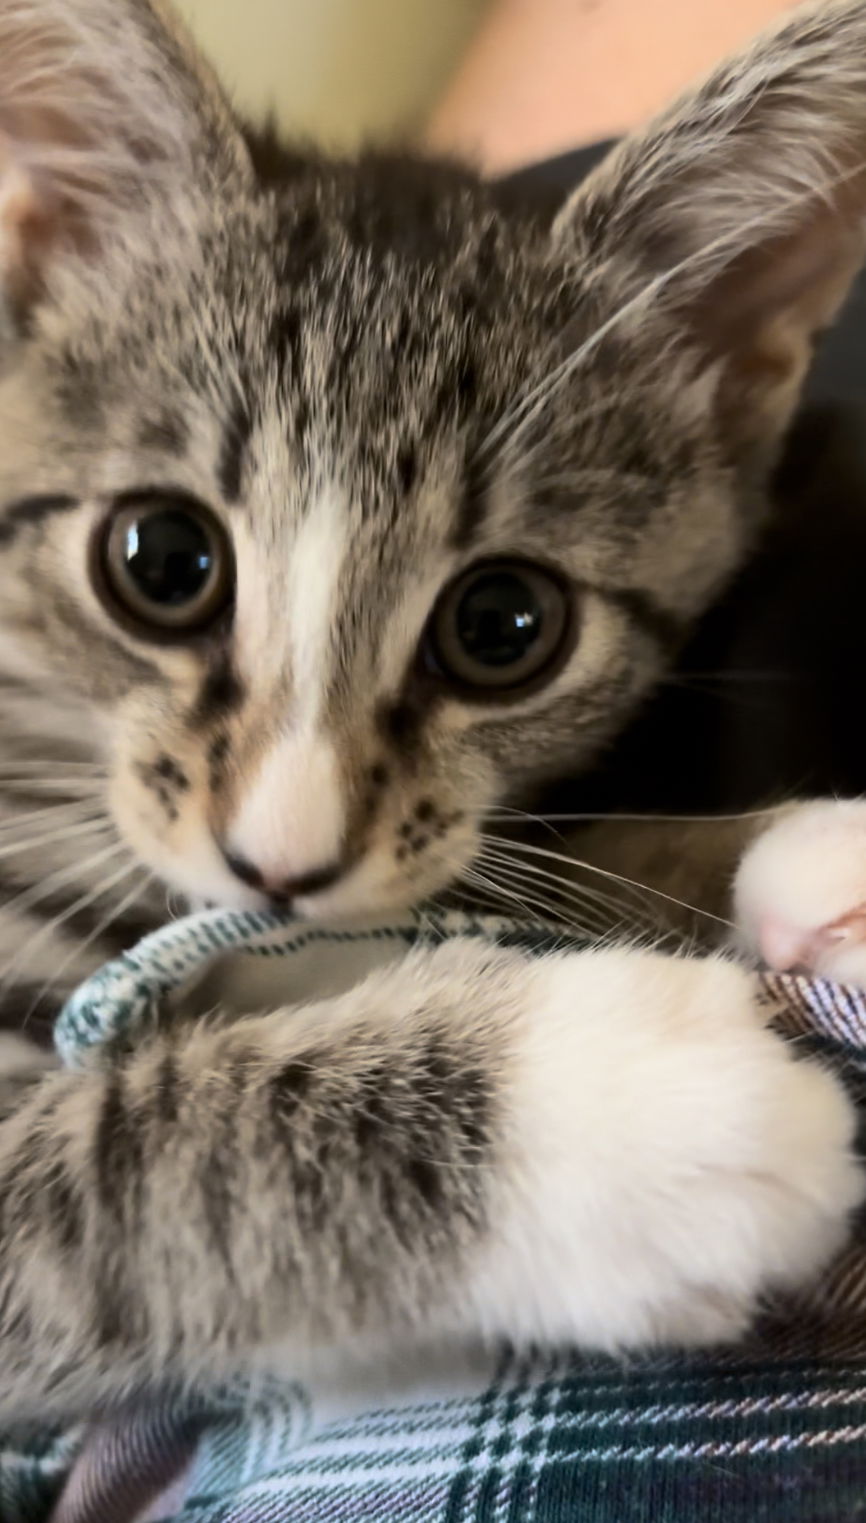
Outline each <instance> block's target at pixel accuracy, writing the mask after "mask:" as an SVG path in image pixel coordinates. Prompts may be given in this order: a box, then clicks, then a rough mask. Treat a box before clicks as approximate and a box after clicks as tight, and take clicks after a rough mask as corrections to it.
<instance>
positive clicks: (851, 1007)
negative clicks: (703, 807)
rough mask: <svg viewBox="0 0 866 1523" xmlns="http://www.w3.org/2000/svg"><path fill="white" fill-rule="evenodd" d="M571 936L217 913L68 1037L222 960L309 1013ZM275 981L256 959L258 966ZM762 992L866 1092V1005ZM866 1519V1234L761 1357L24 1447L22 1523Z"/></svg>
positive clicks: (503, 1358) (654, 1365)
mask: <svg viewBox="0 0 866 1523" xmlns="http://www.w3.org/2000/svg"><path fill="white" fill-rule="evenodd" d="M455 934H461V935H472V936H482V937H485V938H488V939H494V940H498V941H502V940H507V941H509V942H517V943H518V944H520V945H521V946H524V947H526V948H528V949H529V950H533V949H540V948H542V947H544V946H550V945H551V944H554V942H555V944H557V945H560V946H561V945H562V939H561V938H558V937H554V936H553V935H552V933H551V935H546V934H542V935H536V934H535V933H534V932H530V931H527V930H526V929H525V928H521V927H517V926H513V925H509V924H507V923H506V922H503V921H482V920H474V919H473V920H469V919H466V918H464V917H458V916H448V917H441V918H439V919H437V921H436V922H435V924H434V925H433V926H432V927H431V925H430V921H429V919H428V918H427V917H426V916H425V917H424V919H423V920H422V919H416V918H415V917H408V918H407V919H406V920H405V921H404V922H402V923H399V924H396V925H394V926H390V927H387V928H384V929H383V928H381V927H378V928H373V927H371V928H369V929H368V930H356V931H352V932H345V933H342V934H340V933H332V932H324V931H321V930H318V929H315V928H306V929H305V928H303V927H297V926H292V925H287V924H286V923H284V922H281V921H279V920H276V919H273V918H271V917H267V916H258V915H237V916H227V915H224V914H212V915H207V916H199V917H195V918H194V919H191V920H189V921H185V922H181V923H179V924H177V925H174V926H171V927H169V928H168V929H167V930H166V931H164V932H160V933H159V934H158V935H157V936H155V937H151V938H149V939H148V941H147V942H145V943H143V944H142V946H141V947H140V948H139V949H138V950H137V951H136V952H134V953H132V954H130V955H128V956H127V957H125V958H123V959H121V960H120V962H119V963H116V964H113V965H112V966H111V967H110V968H108V969H106V970H104V972H103V973H101V974H99V975H98V976H97V977H96V978H95V979H94V980H93V981H92V982H91V983H90V984H89V985H87V986H86V988H85V989H83V990H82V991H81V992H80V993H79V995H78V996H76V998H75V999H74V1000H73V1001H72V1003H71V1005H70V1006H69V1008H68V1009H67V1011H66V1012H65V1013H64V1016H63V1018H62V1020H61V1023H60V1026H59V1028H58V1045H59V1047H60V1050H61V1052H62V1053H63V1055H64V1058H65V1060H66V1061H67V1062H70V1063H82V1062H87V1061H93V1060H94V1058H95V1059H96V1060H97V1061H98V1059H99V1051H100V1048H101V1047H102V1046H104V1045H105V1044H107V1045H108V1046H109V1047H110V1046H111V1044H112V1043H115V1042H121V1043H124V1042H128V1041H132V1040H134V1039H135V1036H136V1034H137V1033H138V1031H139V1030H140V1029H141V1028H142V1026H146V1024H147V1023H148V1022H150V1021H151V1020H154V1019H156V1018H157V1015H158V1011H159V1007H160V1004H161V1002H162V1001H163V1000H164V998H165V996H166V994H167V993H168V992H169V991H170V990H171V989H174V988H176V987H177V986H179V985H182V984H183V982H184V980H185V979H186V978H187V977H188V976H190V975H191V974H192V973H194V972H195V970H196V969H198V968H200V967H201V965H202V963H203V962H204V961H206V960H207V959H209V958H212V957H213V956H214V955H222V954H225V953H227V952H234V953H237V954H238V955H240V956H244V957H248V958H250V959H255V960H257V961H258V963H259V965H263V964H265V963H272V962H273V961H274V960H275V959H279V960H280V976H281V978H283V979H284V982H285V986H286V987H287V989H288V990H289V991H290V992H289V996H288V997H290V998H291V997H297V998H302V997H306V995H307V994H308V993H309V992H310V991H311V990H314V989H315V987H316V983H317V981H319V980H321V978H322V976H323V969H325V968H327V976H328V987H329V988H330V987H333V979H334V969H335V964H336V963H338V962H340V963H342V965H343V968H344V981H345V982H346V983H351V982H352V980H353V978H355V977H357V976H359V971H360V970H363V969H364V968H366V967H369V966H370V965H371V964H372V962H375V961H379V960H382V959H386V958H390V957H396V956H400V955H401V953H402V951H403V950H404V949H405V947H406V946H408V945H412V944H414V943H416V942H417V941H418V940H420V939H422V938H424V937H426V936H428V935H436V936H451V935H455ZM245 967H246V968H248V970H249V977H250V980H251V981H252V979H253V977H254V974H255V965H254V962H252V961H250V962H249V963H247V964H245ZM759 992H760V995H761V997H762V998H763V999H764V1000H766V1001H769V1002H770V1003H771V1004H772V1006H773V1009H774V1014H775V1016H776V1018H777V1019H778V1020H779V1021H780V1023H781V1024H783V1025H784V1027H785V1029H786V1030H787V1031H788V1032H790V1034H791V1035H792V1036H793V1037H796V1039H797V1040H798V1042H799V1043H801V1044H806V1045H808V1046H811V1047H813V1048H814V1049H815V1050H816V1051H818V1052H820V1053H822V1054H823V1055H824V1057H825V1058H826V1059H827V1061H830V1062H833V1063H835V1064H836V1065H838V1066H839V1067H840V1069H841V1070H842V1071H843V1072H844V1073H845V1075H846V1078H847V1080H848V1082H849V1083H850V1084H851V1085H852V1086H853V1087H854V1089H855V1091H856V1093H857V1096H858V1098H861V1097H864V1098H866V1003H864V1001H863V999H862V998H861V996H860V995H859V994H857V993H855V992H853V991H850V990H843V989H838V988H835V987H833V986H830V985H827V984H824V983H817V982H811V983H810V982H807V981H805V980H801V979H797V978H791V977H785V978H776V979H769V978H767V979H764V980H762V981H761V983H760V988H759ZM864 1115H866V1110H864ZM860 1518H863V1519H866V1224H864V1231H863V1234H862V1236H861V1239H860V1240H858V1241H857V1242H855V1244H854V1245H853V1247H852V1248H851V1249H850V1250H849V1251H848V1252H847V1254H846V1255H845V1258H844V1260H843V1261H842V1262H841V1263H840V1264H838V1265H837V1266H836V1268H835V1270H834V1272H833V1274H832V1275H831V1276H829V1277H828V1279H827V1281H826V1282H825V1284H824V1285H822V1286H821V1287H820V1289H819V1292H818V1294H817V1295H816V1297H814V1298H811V1299H810V1301H809V1302H808V1303H804V1304H803V1305H801V1306H798V1307H796V1308H790V1307H789V1308H787V1310H786V1312H785V1314H784V1315H781V1314H779V1315H778V1316H777V1317H776V1318H775V1319H769V1318H768V1319H767V1321H766V1322H765V1324H764V1326H762V1327H761V1328H760V1329H759V1331H758V1332H757V1333H756V1335H755V1337H754V1338H753V1339H752V1340H751V1342H750V1343H749V1345H748V1346H746V1347H744V1348H742V1349H737V1350H735V1351H726V1352H724V1353H719V1354H713V1355H710V1354H699V1355H695V1354H692V1355H689V1356H685V1355H677V1356H665V1357H660V1356H655V1357H653V1358H652V1359H639V1360H629V1361H616V1360H612V1359H602V1358H586V1357H582V1356H580V1355H578V1354H576V1353H573V1352H571V1351H566V1350H562V1351H556V1352H555V1353H553V1354H551V1353H545V1352H542V1351H536V1352H529V1353H526V1352H523V1353H520V1354H517V1353H515V1352H513V1351H511V1350H509V1349H502V1350H500V1351H498V1352H497V1353H495V1354H487V1355H482V1354H480V1353H472V1352H471V1351H465V1350H462V1351H456V1350H454V1351H449V1350H447V1349H443V1348H437V1349H435V1350H431V1351H429V1352H428V1353H426V1354H419V1356H418V1357H417V1359H416V1360H415V1361H414V1362H413V1364H412V1365H411V1366H407V1365H403V1366H402V1367H401V1368H400V1369H399V1370H397V1371H393V1370H392V1371H385V1370H377V1371H375V1372H369V1373H368V1374H367V1375H366V1377H361V1376H356V1377H354V1378H353V1381H352V1382H351V1383H350V1382H349V1381H348V1379H347V1380H345V1381H343V1382H342V1383H340V1384H334V1385H331V1386H327V1385H324V1384H323V1385H321V1386H317V1387H310V1386H301V1385H299V1384H293V1383H289V1382H286V1383H284V1384H276V1383H274V1382H273V1381H264V1380H263V1381H259V1382H257V1383H256V1384H254V1385H252V1384H247V1385H243V1386H237V1387H235V1388H233V1389H231V1390H223V1391H219V1392H211V1393H203V1394H201V1395H200V1396H199V1397H197V1398H196V1399H194V1400H187V1401H185V1402H183V1403H178V1402H176V1401H173V1400H171V1399H169V1398H166V1400H165V1401H164V1402H163V1403H162V1404H161V1405H160V1406H159V1408H158V1410H155V1411H150V1412H136V1413H132V1414H125V1415H122V1416H118V1417H117V1418H115V1419H114V1420H113V1421H112V1422H110V1423H104V1424H102V1425H100V1426H99V1427H98V1428H95V1429H92V1430H89V1431H87V1430H80V1429H79V1430H76V1431H75V1432H73V1433H66V1434H62V1435H45V1434H43V1435H20V1434H19V1435H15V1436H12V1435H10V1436H9V1437H8V1438H7V1439H6V1441H5V1444H4V1443H2V1441H0V1523H47V1520H49V1519H50V1520H51V1523H133V1520H136V1523H143V1520H145V1519H148V1520H155V1519H175V1520H178V1523H179V1520H181V1519H183V1520H189V1523H278V1520H279V1523H283V1520H285V1523H408V1520H418V1523H583V1520H592V1523H723V1520H724V1523H762V1520H766V1523H770V1520H772V1523H783V1520H784V1523H847V1520H849V1519H850V1520H853V1519H860Z"/></svg>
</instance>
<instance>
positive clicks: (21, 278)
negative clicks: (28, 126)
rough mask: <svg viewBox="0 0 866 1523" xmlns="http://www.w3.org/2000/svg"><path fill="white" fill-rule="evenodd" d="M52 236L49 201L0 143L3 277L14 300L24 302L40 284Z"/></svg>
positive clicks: (0, 227)
mask: <svg viewBox="0 0 866 1523" xmlns="http://www.w3.org/2000/svg"><path fill="white" fill-rule="evenodd" d="M51 237H52V230H51V216H50V211H49V207H48V204H47V198H46V200H43V199H41V198H40V196H39V194H38V192H37V188H36V185H35V183H34V180H33V178H32V176H31V175H29V174H28V173H27V170H26V169H25V168H24V167H23V165H22V164H20V163H19V162H18V161H17V158H16V155H15V153H14V151H12V150H11V148H10V146H9V145H8V143H7V144H2V142H0V274H2V279H3V282H4V285H5V287H6V292H7V295H10V296H11V297H12V299H13V301H25V300H26V299H27V298H28V297H29V296H30V294H31V293H32V291H33V289H34V287H35V286H37V285H38V283H39V279H40V271H41V266H42V262H43V259H44V256H45V254H46V253H47V250H48V246H49V244H50V242H51Z"/></svg>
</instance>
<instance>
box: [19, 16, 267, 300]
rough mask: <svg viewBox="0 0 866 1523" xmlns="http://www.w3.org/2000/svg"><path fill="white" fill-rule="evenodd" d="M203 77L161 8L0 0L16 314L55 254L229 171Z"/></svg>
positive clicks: (222, 133)
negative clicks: (189, 187)
mask: <svg viewBox="0 0 866 1523" xmlns="http://www.w3.org/2000/svg"><path fill="white" fill-rule="evenodd" d="M244 165H245V152H244V148H243V144H242V141H241V137H240V133H239V132H238V130H237V128H236V126H235V123H234V120H233V118H232V115H231V111H230V109H229V107H228V105H227V104H226V102H225V100H224V99H223V97H222V95H221V93H220V91H219V89H218V87H217V85H216V83H215V82H214V79H213V76H212V75H211V74H210V71H209V70H208V69H207V67H206V66H205V65H204V64H203V63H202V62H201V60H200V59H199V57H198V55H197V54H196V53H195V50H194V49H193V48H192V46H191V45H190V43H189V41H188V39H187V38H186V36H185V35H184V33H183V32H182V30H181V29H180V28H179V26H178V24H177V23H176V21H175V20H174V19H173V17H172V15H171V13H170V12H168V11H166V10H164V8H163V3H162V0H152V3H151V0H0V287H2V289H3V292H4V294H5V298H6V302H7V304H8V303H9V302H10V301H11V302H12V303H13V304H14V305H15V306H16V307H18V308H21V307H24V308H26V306H27V305H28V304H29V302H30V301H31V300H32V299H33V298H34V296H35V295H36V294H37V293H38V291H39V290H40V288H41V285H42V282H43V279H44V277H45V275H46V272H47V269H48V267H49V266H50V263H51V261H52V259H54V258H57V257H62V255H63V253H64V252H73V253H75V252H77V253H79V254H81V253H84V254H85V255H86V256H87V258H88V259H91V258H93V257H95V256H98V252H99V249H100V247H102V246H105V245H107V244H109V243H111V242H112V240H117V239H118V238H123V236H125V235H128V234H129V231H130V226H131V225H132V224H134V221H135V217H136V215H140V214H141V213H142V212H146V211H147V209H148V208H153V207H155V206H157V205H158V204H162V205H166V204H168V203H170V202H171V200H172V198H173V197H176V196H177V195H178V194H179V193H180V194H182V193H183V189H184V186H189V185H191V184H192V183H195V182H197V183H199V184H203V185H204V186H206V185H207V183H208V180H209V179H212V177H213V176H214V175H216V174H221V173H227V172H231V171H232V169H234V170H235V171H240V172H243V170H244Z"/></svg>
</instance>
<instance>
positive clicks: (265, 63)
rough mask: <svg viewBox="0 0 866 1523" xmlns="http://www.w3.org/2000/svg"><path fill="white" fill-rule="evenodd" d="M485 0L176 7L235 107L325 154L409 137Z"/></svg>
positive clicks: (189, 3)
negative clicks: (270, 118) (311, 141)
mask: <svg viewBox="0 0 866 1523" xmlns="http://www.w3.org/2000/svg"><path fill="white" fill-rule="evenodd" d="M485 4H486V0H180V5H181V9H182V10H183V11H185V13H186V15H187V18H188V20H189V21H190V22H191V24H192V27H193V30H194V31H195V32H196V33H197V35H198V37H199V40H200V41H201V43H202V44H203V46H204V48H205V49H206V51H207V52H208V53H209V54H210V56H211V58H212V59H213V60H214V62H215V63H216V65H217V67H218V69H219V71H220V73H221V75H222V77H223V79H224V80H225V82H226V84H227V85H228V86H229V88H230V90H231V91H232V93H233V95H234V97H235V99H236V100H237V101H238V103H239V104H240V105H242V106H243V107H244V108H246V109H247V110H248V111H252V112H254V113H256V114H262V113H263V112H264V111H265V110H267V109H268V108H269V107H271V106H272V107H273V108H274V109H275V111H276V112H277V115H278V116H279V119H280V121H281V122H282V123H283V124H284V125H285V126H286V127H287V128H288V129H289V130H290V131H295V132H300V133H301V134H303V135H311V136H313V137H315V138H316V139H317V140H318V141H319V142H322V143H324V144H325V145H326V146H333V147H337V148H351V147H353V146H354V145H355V144H357V143H358V142H359V141H360V140H362V139H369V138H371V137H372V138H374V139H381V138H382V137H388V136H389V135H394V134H401V133H404V134H405V133H406V132H411V131H412V130H413V129H414V128H415V127H417V125H418V124H419V123H420V122H422V121H423V120H424V117H425V115H426V113H427V111H428V110H429V108H430V107H431V105H432V104H433V101H434V99H435V97H436V95H437V93H438V92H439V91H440V90H441V89H442V87H443V86H444V84H445V82H446V80H447V79H448V76H449V74H450V72H451V70H452V69H453V67H454V65H455V64H456V62H457V60H458V58H459V56H460V54H461V52H462V51H463V49H464V48H465V46H466V44H467V42H468V41H469V39H470V37H471V35H472V32H473V30H474V28H475V26H476V25H477V23H478V19H479V17H480V15H481V13H482V11H483V10H484V8H485Z"/></svg>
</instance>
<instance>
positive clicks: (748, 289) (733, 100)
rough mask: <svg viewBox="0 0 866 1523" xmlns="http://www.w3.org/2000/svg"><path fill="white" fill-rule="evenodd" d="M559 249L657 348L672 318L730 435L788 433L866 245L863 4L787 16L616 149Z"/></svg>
mask: <svg viewBox="0 0 866 1523" xmlns="http://www.w3.org/2000/svg"><path fill="white" fill-rule="evenodd" d="M554 236H555V240H556V247H557V249H558V251H559V252H560V253H565V255H566V256H567V257H568V258H569V259H571V260H573V261H574V263H575V264H576V265H577V267H578V268H581V269H583V270H584V271H588V272H589V274H590V276H592V275H594V274H597V275H598V276H599V279H600V283H601V284H604V285H605V286H606V288H607V289H609V290H611V291H612V292H614V293H615V296H616V299H617V301H618V302H619V303H621V306H622V309H623V311H622V318H624V319H625V321H626V324H627V323H628V322H629V321H631V322H633V323H634V324H635V326H639V327H640V330H641V332H642V334H643V335H644V336H645V338H646V340H647V341H648V342H649V343H652V342H653V338H652V336H651V335H652V322H653V318H654V314H655V313H656V312H660V313H662V314H664V315H666V317H667V319H668V328H667V333H666V334H665V333H663V332H662V329H661V327H660V329H659V342H660V343H662V345H664V343H665V342H668V341H669V339H670V332H671V329H670V318H671V317H673V318H674V319H675V321H676V322H677V324H678V326H679V329H680V332H681V334H682V337H683V339H684V340H685V341H686V342H687V343H688V344H689V346H690V348H691V349H692V350H693V351H694V352H695V353H697V354H700V352H701V351H703V353H704V355H705V356H706V359H707V361H708V362H709V363H711V364H712V365H713V367H714V369H715V371H716V374H717V375H718V377H719V387H718V391H717V396H718V399H719V404H720V406H721V408H722V409H723V415H724V417H725V420H726V423H727V424H728V425H729V427H730V429H731V431H732V436H737V437H741V438H752V437H754V438H759V437H762V438H770V437H772V436H773V435H776V436H777V435H778V433H779V432H780V430H781V429H782V428H783V427H784V425H785V423H786V421H787V419H788V417H789V416H790V412H791V409H792V408H793V405H794V403H795V401H796V398H797V395H798V391H799V387H800V384H801V382H802V379H803V377H804V374H805V372H806V369H807V367H808V363H809V359H810V356H811V350H812V344H813V341H814V339H815V337H816V336H817V335H818V334H819V333H820V331H821V330H822V328H824V327H826V326H827V324H828V323H829V322H830V321H831V320H832V319H833V317H834V316H835V314H836V312H837V310H838V308H839V306H840V303H841V302H842V300H843V298H844V296H845V295H846V293H847V290H848V289H849V287H850V284H851V282H852V280H853V279H854V276H855V275H856V273H857V270H858V269H859V267H860V265H861V263H862V260H863V256H864V249H866V0H823V3H820V4H815V3H812V4H811V5H808V6H805V7H803V8H802V9H799V10H794V11H793V12H792V13H791V14H790V15H789V16H788V17H786V19H785V20H784V22H783V23H782V24H781V25H780V26H778V27H777V28H776V29H775V30H773V31H771V32H768V33H766V34H765V35H764V36H763V37H762V38H759V40H758V41H757V43H755V45H754V46H753V47H752V48H751V49H750V50H748V51H747V52H745V53H744V54H742V55H741V56H740V57H738V58H734V59H733V60H731V61H730V62H729V63H727V64H724V65H723V66H722V67H720V68H719V69H717V70H716V71H715V72H714V73H713V74H712V75H710V77H709V78H708V79H707V80H706V81H705V82H704V83H703V84H702V85H699V86H698V87H697V88H696V89H695V90H694V91H692V92H691V93H689V94H687V95H686V96H684V97H683V98H682V100H680V101H679V102H678V103H677V104H676V105H674V106H673V107H672V108H671V109H670V111H668V112H666V113H665V114H664V115H663V116H661V117H659V118H658V119H657V120H656V121H655V122H653V123H651V124H650V126H649V127H648V128H647V129H646V130H645V131H644V132H639V133H635V134H634V135H633V136H632V137H630V138H628V139H626V140H625V141H624V142H623V143H622V144H621V145H620V147H619V148H617V149H616V150H614V152H613V153H612V154H611V155H610V156H609V157H608V159H607V160H606V161H605V162H604V163H603V164H602V165H601V166H599V168H598V169H597V170H596V171H595V172H594V173H593V174H592V175H591V176H590V177H589V179H588V180H586V181H585V183H584V185H583V186H582V187H581V188H580V189H579V190H578V191H577V192H576V193H575V195H574V197H573V198H572V200H571V201H570V202H569V203H568V205H567V206H566V207H565V209H564V210H563V211H562V212H561V213H560V216H559V218H558V221H557V224H556V227H555V233H554ZM620 320H621V319H620V318H619V317H618V318H617V319H616V321H620Z"/></svg>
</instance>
